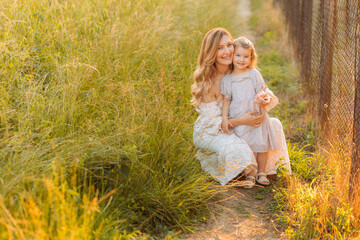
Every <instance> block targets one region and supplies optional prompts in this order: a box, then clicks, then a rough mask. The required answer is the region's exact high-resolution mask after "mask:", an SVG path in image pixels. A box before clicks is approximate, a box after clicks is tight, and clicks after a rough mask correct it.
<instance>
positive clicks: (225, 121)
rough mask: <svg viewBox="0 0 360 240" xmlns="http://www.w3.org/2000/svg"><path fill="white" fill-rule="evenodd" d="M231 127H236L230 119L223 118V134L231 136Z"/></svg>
mask: <svg viewBox="0 0 360 240" xmlns="http://www.w3.org/2000/svg"><path fill="white" fill-rule="evenodd" d="M229 127H230V128H233V127H234V125H232V123H231V122H230V121H229V119H227V118H223V120H222V122H221V129H222V130H223V132H224V133H226V134H229Z"/></svg>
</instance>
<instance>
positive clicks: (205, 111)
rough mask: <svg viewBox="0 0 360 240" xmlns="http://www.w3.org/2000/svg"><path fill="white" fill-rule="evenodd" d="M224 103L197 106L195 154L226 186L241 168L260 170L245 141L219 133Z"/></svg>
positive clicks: (211, 173) (203, 166) (246, 170)
mask: <svg viewBox="0 0 360 240" xmlns="http://www.w3.org/2000/svg"><path fill="white" fill-rule="evenodd" d="M221 104H222V103H221V102H217V101H214V102H209V103H201V104H200V106H199V107H198V108H197V109H196V111H197V112H198V113H199V117H198V119H197V120H196V122H195V126H194V134H193V138H194V144H195V146H196V147H197V148H198V149H199V150H198V152H197V154H196V156H197V158H198V159H199V160H200V163H201V166H202V168H203V169H204V170H205V171H206V172H208V173H209V174H210V175H211V176H212V177H213V178H214V179H215V180H217V181H218V182H220V184H221V185H225V184H226V183H228V182H229V181H230V180H232V179H233V178H234V177H236V176H237V175H238V174H240V173H241V172H242V171H244V170H245V173H247V172H249V171H250V170H251V168H255V169H257V164H256V159H255V156H254V154H253V152H252V151H251V149H250V147H249V145H248V144H247V143H246V141H245V140H243V139H241V138H239V137H237V136H236V135H235V134H234V133H232V134H230V135H227V134H225V133H219V127H220V124H221V121H222V118H221Z"/></svg>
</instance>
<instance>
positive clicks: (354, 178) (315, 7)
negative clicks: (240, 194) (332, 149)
mask: <svg viewBox="0 0 360 240" xmlns="http://www.w3.org/2000/svg"><path fill="white" fill-rule="evenodd" d="M274 2H275V4H276V5H278V6H280V7H281V9H282V10H283V14H284V16H285V20H286V23H287V29H288V33H289V38H290V41H291V43H292V45H293V47H294V49H295V52H296V58H297V60H298V62H299V63H300V66H301V78H302V83H303V86H304V88H305V89H306V93H307V94H308V95H309V99H311V106H312V109H313V110H314V112H313V115H314V116H316V119H317V122H318V124H319V125H320V126H321V140H320V143H321V144H322V145H326V144H327V143H332V142H334V141H339V140H340V142H343V143H345V144H344V145H345V146H347V147H348V149H347V151H351V158H352V160H351V176H350V183H351V184H350V194H352V192H353V191H354V189H355V187H356V186H355V185H356V184H355V183H357V182H360V181H359V179H360V174H359V169H360V53H359V51H360V0H291V1H289V0H274ZM339 160H340V161H341V159H339Z"/></svg>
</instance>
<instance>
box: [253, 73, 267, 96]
mask: <svg viewBox="0 0 360 240" xmlns="http://www.w3.org/2000/svg"><path fill="white" fill-rule="evenodd" d="M253 71H254V78H255V91H256V92H258V91H259V90H260V88H261V87H262V86H264V85H265V86H266V90H268V89H269V88H268V87H267V85H266V84H265V81H264V79H263V77H262V76H261V73H260V72H259V71H258V70H257V69H255V68H254V70H253ZM266 90H265V92H266Z"/></svg>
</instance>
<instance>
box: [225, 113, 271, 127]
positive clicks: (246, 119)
mask: <svg viewBox="0 0 360 240" xmlns="http://www.w3.org/2000/svg"><path fill="white" fill-rule="evenodd" d="M258 113H259V112H257V111H253V112H248V113H245V114H244V115H242V116H241V117H237V118H233V119H230V120H229V121H230V123H231V124H232V125H233V126H234V127H235V126H239V125H249V126H253V127H259V126H260V125H261V123H262V120H263V118H264V113H262V114H261V115H259V116H254V114H258Z"/></svg>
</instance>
